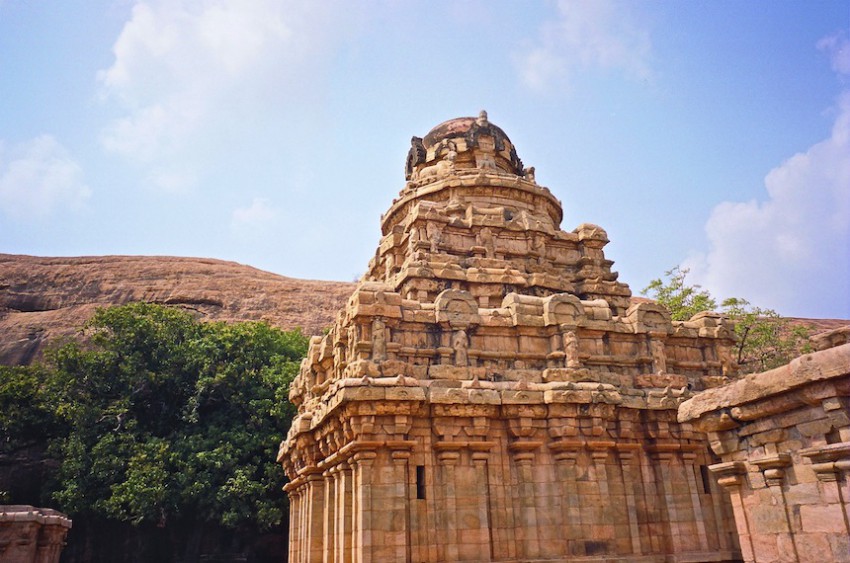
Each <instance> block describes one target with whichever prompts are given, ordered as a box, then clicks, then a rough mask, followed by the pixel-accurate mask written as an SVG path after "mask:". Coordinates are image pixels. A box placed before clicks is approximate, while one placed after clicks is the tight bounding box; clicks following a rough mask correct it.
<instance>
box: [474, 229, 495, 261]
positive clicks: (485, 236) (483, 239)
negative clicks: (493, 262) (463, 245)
mask: <svg viewBox="0 0 850 563" xmlns="http://www.w3.org/2000/svg"><path fill="white" fill-rule="evenodd" d="M476 239H477V242H478V245H479V246H483V247H484V252H485V255H486V256H487V258H494V257H495V256H496V243H495V241H494V240H493V232H492V231H491V230H490V228H489V227H482V228H481V230H480V231H478V235H477V236H476Z"/></svg>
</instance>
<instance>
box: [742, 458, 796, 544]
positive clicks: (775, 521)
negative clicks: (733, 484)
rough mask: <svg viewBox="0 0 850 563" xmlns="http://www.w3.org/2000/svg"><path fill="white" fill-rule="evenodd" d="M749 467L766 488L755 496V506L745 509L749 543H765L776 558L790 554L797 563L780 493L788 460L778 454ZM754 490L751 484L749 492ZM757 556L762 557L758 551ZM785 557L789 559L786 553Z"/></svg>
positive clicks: (791, 526)
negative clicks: (750, 536) (748, 517)
mask: <svg viewBox="0 0 850 563" xmlns="http://www.w3.org/2000/svg"><path fill="white" fill-rule="evenodd" d="M750 463H752V464H753V465H755V466H756V467H758V469H759V471H760V472H761V474H762V476H763V478H764V484H765V488H766V490H765V489H762V491H763V494H759V497H760V500H759V502H758V504H757V505H753V506H751V507H749V510H750V512H751V514H752V516H753V521H752V522H750V525H751V529H750V531H751V533H752V534H753V540H754V542H756V543H761V544H765V543H767V542H765V540H767V541H768V542H770V543H773V544H774V545H775V546H776V550H777V552H778V553H777V555H779V554H780V553H781V552H786V553H788V552H791V553H793V556H794V558H795V560H796V561H799V560H800V557H799V550H798V549H797V542H796V540H795V535H796V534H795V531H796V530H795V529H794V524H793V522H792V515H791V514H789V509H790V507H789V506H788V503H787V502H786V499H785V493H784V491H783V490H782V489H783V482H784V481H785V468H786V467H788V466H789V465H791V456H790V455H789V454H778V455H773V456H768V457H763V458H761V459H756V460H750ZM756 488H757V486H756V483H754V484H753V489H756ZM758 488H761V487H758ZM765 497H766V498H765ZM760 540H761V541H760ZM761 553H764V551H763V550H762V551H761ZM788 554H789V555H790V553H788Z"/></svg>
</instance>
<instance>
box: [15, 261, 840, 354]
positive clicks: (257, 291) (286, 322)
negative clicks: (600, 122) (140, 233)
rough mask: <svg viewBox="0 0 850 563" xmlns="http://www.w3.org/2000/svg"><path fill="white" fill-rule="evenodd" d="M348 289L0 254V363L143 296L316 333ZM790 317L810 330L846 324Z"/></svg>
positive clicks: (192, 266)
mask: <svg viewBox="0 0 850 563" xmlns="http://www.w3.org/2000/svg"><path fill="white" fill-rule="evenodd" d="M352 291H354V284H353V283H346V282H331V281H316V280H301V279H294V278H287V277H284V276H279V275H277V274H272V273H269V272H264V271H262V270H257V269H256V268H252V267H250V266H244V265H242V264H237V263H235V262H225V261H222V260H213V259H209V258H176V257H171V256H89V257H79V258H42V257H36V256H21V255H13V254H0V364H7V365H13V364H27V363H29V362H31V361H33V360H34V359H37V358H39V357H40V356H41V354H42V353H43V352H44V348H45V346H46V345H48V344H49V343H57V342H61V341H62V340H63V339H67V338H71V337H74V336H75V335H77V334H78V331H79V329H80V327H81V326H82V325H83V324H84V323H85V322H86V321H87V320H88V319H89V318H90V317H91V315H92V314H93V313H94V311H95V309H97V308H98V307H108V306H110V305H120V304H124V303H130V302H133V301H148V302H152V303H162V304H166V305H175V306H179V307H183V308H185V309H187V310H191V311H193V312H195V313H196V314H197V315H198V316H200V317H201V318H203V319H207V320H216V321H244V320H263V321H267V322H268V323H270V324H272V325H274V326H278V327H280V328H283V329H292V328H295V327H301V328H302V329H303V330H304V332H305V333H307V334H319V333H321V331H322V330H323V329H324V328H325V327H327V326H330V324H331V323H332V322H333V320H334V319H335V317H336V313H337V311H338V310H339V309H340V308H341V307H342V306H343V304H344V303H345V301H346V299H347V298H348V296H349V295H351V293H352ZM632 300H633V301H647V299H645V298H642V297H632ZM794 322H795V324H803V325H805V326H807V327H809V329H810V330H811V332H812V333H819V332H825V331H828V330H830V329H834V328H837V327H840V326H844V325H846V324H848V321H846V320H833V319H794Z"/></svg>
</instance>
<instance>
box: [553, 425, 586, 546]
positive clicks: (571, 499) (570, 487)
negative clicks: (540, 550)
mask: <svg viewBox="0 0 850 563" xmlns="http://www.w3.org/2000/svg"><path fill="white" fill-rule="evenodd" d="M581 446H582V443H581V442H580V441H567V440H560V441H558V442H554V443H552V444H550V446H549V448H550V449H551V450H552V451H553V452H554V456H553V457H554V458H555V476H556V479H557V482H558V483H560V493H561V521H562V523H563V524H562V527H563V530H564V537H563V540H560V541H556V542H555V543H556V545H559V550H560V551H561V553H563V554H565V555H580V554H583V553H584V546H583V545H582V546H581V548H579V543H578V542H579V541H580V539H581V536H582V534H581V504H580V500H579V495H578V487H577V485H576V477H577V474H576V473H577V472H576V463H577V460H578V454H579V448H581Z"/></svg>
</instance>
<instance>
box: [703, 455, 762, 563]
mask: <svg viewBox="0 0 850 563" xmlns="http://www.w3.org/2000/svg"><path fill="white" fill-rule="evenodd" d="M708 469H709V470H710V471H711V472H712V473H713V474H714V476H715V477H716V478H717V484H718V485H720V486H721V487H723V488H724V489H726V492H727V493H729V498H730V499H731V501H732V512H733V514H734V515H735V525H736V527H737V528H738V541H739V542H740V545H741V557H742V558H743V560H744V562H745V563H753V562H754V561H755V551H754V550H753V536H752V533H750V523H749V520H748V518H747V510H746V509H745V507H744V490H743V489H744V487H746V486H747V483H746V475H747V466H746V465H745V464H744V463H743V462H740V461H727V462H724V463H716V464H714V465H709V466H708Z"/></svg>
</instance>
